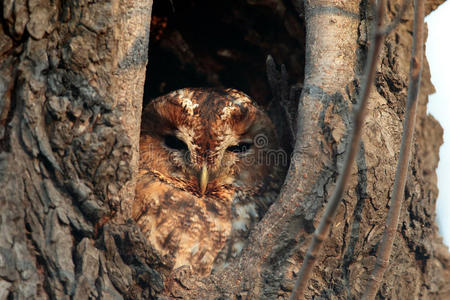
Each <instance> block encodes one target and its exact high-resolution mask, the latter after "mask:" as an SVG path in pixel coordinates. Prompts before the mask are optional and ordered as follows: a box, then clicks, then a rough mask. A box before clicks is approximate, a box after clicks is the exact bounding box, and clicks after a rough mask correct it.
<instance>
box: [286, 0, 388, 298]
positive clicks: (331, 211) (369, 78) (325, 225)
mask: <svg viewBox="0 0 450 300" xmlns="http://www.w3.org/2000/svg"><path fill="white" fill-rule="evenodd" d="M372 3H373V1H372ZM384 4H385V1H379V2H378V6H377V9H376V13H375V16H376V18H377V22H376V24H377V26H376V28H375V29H374V30H373V32H374V41H373V42H372V43H371V47H370V50H369V56H368V61H367V67H366V72H365V75H364V82H363V84H362V87H363V92H362V93H361V94H360V95H361V99H360V100H359V107H358V109H357V112H356V114H355V115H354V119H353V129H352V131H351V133H350V135H349V136H350V137H351V141H350V143H349V144H348V145H347V150H346V157H345V163H344V169H343V171H342V172H341V173H340V176H339V178H338V181H337V184H336V188H335V190H334V193H333V195H332V196H331V198H330V199H329V201H328V205H327V207H326V210H325V213H324V215H323V216H322V218H321V220H320V224H319V227H318V228H317V229H316V231H315V233H314V236H313V239H312V241H311V244H310V247H309V249H308V252H307V254H306V256H305V260H304V261H303V265H302V267H301V269H300V271H299V273H298V278H297V282H296V284H295V288H294V291H293V293H292V294H291V299H302V298H303V294H304V290H305V288H306V284H307V283H308V280H309V278H310V276H311V273H312V270H313V267H314V265H315V263H316V261H317V258H318V256H319V252H320V248H321V247H322V244H323V241H324V240H325V239H326V237H327V235H328V233H329V230H330V226H331V224H332V223H333V221H334V216H335V215H336V211H337V207H338V205H339V203H340V201H341V199H342V195H343V193H344V190H345V186H346V185H347V182H348V179H349V178H350V174H351V167H352V164H353V161H354V159H355V156H356V153H357V152H358V149H359V141H360V138H361V132H362V127H363V124H364V118H365V115H366V106H367V103H368V99H369V94H370V89H371V87H372V85H373V82H374V78H375V71H376V67H377V64H378V56H379V53H380V50H381V45H382V43H383V40H384V37H385V35H384V34H383V33H382V32H380V31H379V27H380V26H381V25H380V24H382V21H383V16H384ZM372 5H374V4H372Z"/></svg>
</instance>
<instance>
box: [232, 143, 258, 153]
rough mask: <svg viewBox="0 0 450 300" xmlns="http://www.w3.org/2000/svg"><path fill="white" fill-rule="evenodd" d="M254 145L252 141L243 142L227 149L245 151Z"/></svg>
mask: <svg viewBox="0 0 450 300" xmlns="http://www.w3.org/2000/svg"><path fill="white" fill-rule="evenodd" d="M251 146H252V144H251V143H246V142H241V143H239V144H237V145H233V146H230V147H228V148H227V151H230V152H234V153H244V152H247V151H248V150H250V147H251Z"/></svg>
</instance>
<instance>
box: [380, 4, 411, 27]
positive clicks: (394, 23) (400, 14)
mask: <svg viewBox="0 0 450 300" xmlns="http://www.w3.org/2000/svg"><path fill="white" fill-rule="evenodd" d="M410 2H411V0H404V1H403V2H402V6H401V7H400V10H399V12H398V13H397V15H396V16H395V18H394V20H392V21H391V23H389V24H388V25H385V26H384V27H383V28H381V29H380V33H382V34H384V35H388V34H390V33H391V32H392V30H394V29H395V27H397V25H398V23H400V20H401V19H402V17H403V15H404V14H405V11H406V9H407V8H408V6H409V3H410Z"/></svg>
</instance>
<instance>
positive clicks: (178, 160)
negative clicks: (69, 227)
mask: <svg viewBox="0 0 450 300" xmlns="http://www.w3.org/2000/svg"><path fill="white" fill-rule="evenodd" d="M284 164H285V161H284V157H283V152H282V151H281V150H280V149H279V146H278V143H277V140H276V137H275V131H274V128H273V125H272V123H271V121H270V119H269V118H268V117H267V115H266V114H265V113H264V112H263V111H262V110H260V109H259V108H258V107H257V106H256V105H254V104H253V103H252V101H251V100H250V98H249V97H248V96H247V95H245V94H244V93H242V92H239V91H237V90H233V89H226V90H216V89H204V88H202V89H194V88H186V89H181V90H178V91H174V92H172V93H170V94H168V95H165V96H161V97H159V98H156V99H154V100H153V101H152V102H150V103H149V104H148V105H147V107H146V108H145V110H144V112H143V116H142V129H141V138H140V166H139V175H138V182H137V189H136V200H135V202H134V204H133V212H132V214H133V218H134V219H135V220H136V222H137V224H138V225H139V226H140V227H141V230H142V232H144V234H145V235H146V237H147V239H148V241H149V242H150V243H151V244H152V245H153V247H154V248H155V249H157V250H158V251H159V252H160V253H161V254H162V255H167V254H169V255H171V256H173V257H174V259H175V265H174V269H176V268H178V267H182V266H189V267H190V268H191V270H192V271H193V272H194V273H196V274H197V275H199V276H206V275H208V274H209V273H210V272H211V271H214V270H217V269H219V268H221V267H223V266H224V265H225V264H226V262H227V261H229V260H230V259H231V258H233V257H235V256H236V255H238V254H239V252H240V251H241V250H242V248H243V247H244V246H245V243H246V239H247V237H248V233H249V231H250V230H251V229H252V227H253V226H254V224H255V223H256V222H257V221H258V220H259V219H260V218H261V217H262V215H263V214H264V212H265V211H266V209H267V208H268V206H269V205H270V204H271V203H272V202H273V201H274V200H275V199H276V196H277V193H278V190H279V188H280V185H281V183H282V179H283V178H282V177H283V173H284V171H283V165H284Z"/></svg>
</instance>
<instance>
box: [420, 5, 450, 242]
mask: <svg viewBox="0 0 450 300" xmlns="http://www.w3.org/2000/svg"><path fill="white" fill-rule="evenodd" d="M425 22H427V24H428V40H427V42H426V55H427V59H428V62H429V63H430V69H431V81H432V82H433V84H434V87H435V88H436V93H434V94H433V95H430V97H429V103H428V113H430V114H432V115H433V116H434V117H435V118H436V119H437V120H438V121H439V123H441V126H442V127H443V128H444V144H443V145H442V146H441V149H440V152H439V156H440V161H439V166H438V168H437V175H438V188H439V196H438V199H437V207H436V213H437V221H438V226H439V230H440V233H441V235H442V236H443V239H444V243H445V244H446V245H447V246H450V75H449V70H450V37H449V36H448V35H447V34H448V32H447V30H448V29H449V28H450V1H446V2H445V3H444V4H442V5H441V6H440V7H439V8H438V9H437V10H435V11H434V12H432V13H431V14H430V15H429V16H428V17H427V18H426V19H425Z"/></svg>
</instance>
